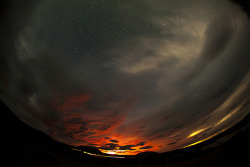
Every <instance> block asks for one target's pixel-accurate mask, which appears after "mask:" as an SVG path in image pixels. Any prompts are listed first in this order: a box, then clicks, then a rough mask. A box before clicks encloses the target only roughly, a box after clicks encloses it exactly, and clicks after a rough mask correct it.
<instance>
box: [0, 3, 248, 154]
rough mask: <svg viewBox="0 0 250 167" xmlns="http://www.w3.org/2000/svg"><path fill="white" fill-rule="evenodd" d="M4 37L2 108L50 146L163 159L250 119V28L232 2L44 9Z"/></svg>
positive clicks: (16, 18)
mask: <svg viewBox="0 0 250 167" xmlns="http://www.w3.org/2000/svg"><path fill="white" fill-rule="evenodd" d="M5 25H6V27H8V26H9V27H12V28H11V29H7V28H6V27H4V26H2V27H1V29H0V31H1V36H2V38H4V39H6V41H5V42H4V44H2V45H3V46H4V49H2V53H1V55H0V98H1V100H2V101H4V102H5V103H6V104H7V105H8V107H9V108H10V109H11V110H12V111H13V112H14V113H15V115H16V116H18V117H19V118H20V119H21V120H22V121H24V122H25V123H27V124H28V125H30V126H31V127H33V128H35V129H37V130H40V131H42V132H44V133H45V134H47V135H49V136H51V137H52V138H53V139H54V140H56V141H59V142H62V143H65V144H68V145H72V146H90V147H95V148H98V149H99V150H100V151H101V152H103V153H107V154H116V155H136V154H138V153H141V152H159V153H162V152H167V151H172V150H175V149H180V148H184V147H189V146H192V145H195V144H197V143H200V142H203V141H205V140H207V139H210V138H212V137H214V136H216V135H218V134H220V133H221V132H223V131H225V130H227V129H228V128H230V127H232V126H233V125H235V124H236V123H238V122H239V121H241V120H242V119H243V118H244V117H245V116H246V115H247V114H249V112H250V108H249V95H250V94H249V81H250V73H249V67H250V66H249V65H250V64H249V63H250V61H249V60H250V56H249V54H250V50H249V43H250V39H249V33H250V22H249V19H248V18H247V15H246V14H245V13H243V12H242V10H241V9H240V7H239V6H236V5H235V4H233V3H231V2H229V1H226V0H220V1H218V0H199V1H195V0H189V1H186V0H175V1H172V0H154V1H152V0H136V1H135V0H127V1H124V0H84V1H83V0H74V1H67V0H60V1H59V0H43V1H37V2H36V4H33V6H32V7H27V12H26V13H23V14H19V13H15V11H10V19H9V20H8V21H6V24H5Z"/></svg>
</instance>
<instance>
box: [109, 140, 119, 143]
mask: <svg viewBox="0 0 250 167" xmlns="http://www.w3.org/2000/svg"><path fill="white" fill-rule="evenodd" d="M109 141H110V142H112V143H118V142H119V141H118V140H109Z"/></svg>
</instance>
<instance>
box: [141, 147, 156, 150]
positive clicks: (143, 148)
mask: <svg viewBox="0 0 250 167" xmlns="http://www.w3.org/2000/svg"><path fill="white" fill-rule="evenodd" d="M150 148H153V146H144V147H141V148H140V149H142V150H146V149H150Z"/></svg>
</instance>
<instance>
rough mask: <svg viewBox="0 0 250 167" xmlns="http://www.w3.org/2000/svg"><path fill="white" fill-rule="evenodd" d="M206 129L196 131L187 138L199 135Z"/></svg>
mask: <svg viewBox="0 0 250 167" xmlns="http://www.w3.org/2000/svg"><path fill="white" fill-rule="evenodd" d="M206 129H207V128H203V129H200V130H197V131H195V132H193V133H191V134H190V135H189V136H188V137H193V136H196V135H198V134H199V133H201V132H203V131H204V130H206Z"/></svg>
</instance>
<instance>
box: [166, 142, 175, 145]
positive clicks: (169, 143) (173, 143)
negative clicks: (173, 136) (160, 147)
mask: <svg viewBox="0 0 250 167" xmlns="http://www.w3.org/2000/svg"><path fill="white" fill-rule="evenodd" d="M176 143H177V142H172V143H169V144H168V145H173V144H176Z"/></svg>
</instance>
